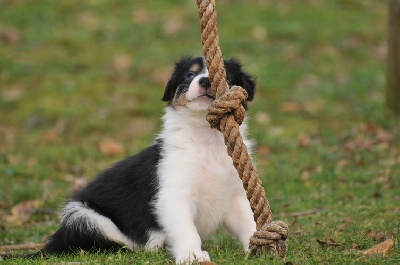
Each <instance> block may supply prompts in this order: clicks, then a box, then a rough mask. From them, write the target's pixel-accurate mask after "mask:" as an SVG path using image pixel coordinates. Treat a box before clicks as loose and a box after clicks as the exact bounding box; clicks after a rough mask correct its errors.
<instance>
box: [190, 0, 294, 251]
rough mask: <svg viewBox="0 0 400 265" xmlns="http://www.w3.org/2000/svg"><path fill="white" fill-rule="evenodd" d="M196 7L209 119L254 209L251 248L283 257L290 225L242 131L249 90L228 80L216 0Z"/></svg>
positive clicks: (201, 1) (205, 0)
mask: <svg viewBox="0 0 400 265" xmlns="http://www.w3.org/2000/svg"><path fill="white" fill-rule="evenodd" d="M197 7H198V9H199V19H200V30H201V41H202V45H203V54H204V57H205V60H206V65H207V68H208V71H209V78H210V83H211V91H212V93H213V95H214V96H215V101H214V103H213V105H212V106H211V107H210V109H209V113H208V115H207V121H208V122H209V123H210V126H211V127H212V128H216V129H218V130H219V131H221V132H222V134H223V135H224V140H225V145H226V146H227V151H228V154H229V156H231V157H232V160H233V164H234V166H235V168H236V170H237V171H238V174H239V177H240V179H241V180H242V183H243V187H244V189H245V190H246V195H247V199H248V200H249V202H250V206H251V209H252V211H253V215H254V220H255V222H256V225H257V231H256V232H255V233H254V235H253V236H252V237H251V238H250V251H251V253H253V254H255V255H260V254H261V253H263V252H265V251H266V252H267V253H269V254H272V255H279V256H281V257H283V256H285V255H286V252H287V246H286V239H287V237H288V234H289V228H288V226H287V225H286V224H285V223H284V222H282V221H273V219H272V213H271V209H270V206H269V203H268V200H267V198H266V197H265V191H264V188H263V186H262V183H261V180H260V179H259V177H258V174H257V170H256V168H255V166H254V164H253V162H252V160H251V157H250V155H249V152H248V150H247V147H246V145H245V144H244V143H243V138H242V136H241V134H240V131H239V126H240V124H241V123H242V122H243V120H244V116H245V109H244V107H243V104H242V103H243V102H245V101H246V99H247V92H246V91H245V90H244V89H243V88H242V87H239V86H233V87H231V88H229V86H228V84H227V82H226V72H225V66H224V60H223V58H222V53H221V49H220V47H219V37H218V29H217V12H216V9H215V0H197Z"/></svg>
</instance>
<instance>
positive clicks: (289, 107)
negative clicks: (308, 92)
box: [279, 101, 302, 113]
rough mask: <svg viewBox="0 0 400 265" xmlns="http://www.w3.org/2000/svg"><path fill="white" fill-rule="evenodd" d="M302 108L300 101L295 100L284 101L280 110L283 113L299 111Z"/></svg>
mask: <svg viewBox="0 0 400 265" xmlns="http://www.w3.org/2000/svg"><path fill="white" fill-rule="evenodd" d="M301 109H302V107H301V105H300V103H298V102H294V101H286V102H282V103H281V105H280V106H279V110H280V111H281V112H283V113H298V112H300V111H301Z"/></svg>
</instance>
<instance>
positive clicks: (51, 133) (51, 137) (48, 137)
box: [42, 129, 60, 143]
mask: <svg viewBox="0 0 400 265" xmlns="http://www.w3.org/2000/svg"><path fill="white" fill-rule="evenodd" d="M42 139H43V140H44V141H46V142H48V143H54V142H57V140H58V139H60V133H59V132H58V131H56V130H54V129H50V130H48V131H47V132H45V133H44V134H43V136H42Z"/></svg>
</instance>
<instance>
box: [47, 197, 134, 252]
mask: <svg viewBox="0 0 400 265" xmlns="http://www.w3.org/2000/svg"><path fill="white" fill-rule="evenodd" d="M122 246H126V247H127V248H128V249H130V250H133V249H134V248H135V247H136V243H135V242H133V241H132V240H130V239H129V238H128V237H127V236H126V235H124V234H123V233H122V232H121V231H120V230H119V229H118V227H117V226H116V225H115V224H114V223H113V222H112V221H111V220H110V219H109V218H107V217H105V216H103V215H101V214H99V213H97V212H96V211H94V210H93V209H91V208H89V207H88V206H87V205H86V204H85V203H83V202H78V201H71V202H69V203H68V204H67V205H66V206H65V208H64V213H63V216H62V219H61V227H60V228H59V230H58V231H57V232H56V233H55V234H54V235H52V236H51V237H50V238H49V242H48V243H47V244H46V246H45V247H44V249H43V250H42V252H43V253H44V254H59V253H67V252H72V251H74V250H77V249H82V250H85V251H92V250H96V249H102V250H108V249H118V248H120V247H122Z"/></svg>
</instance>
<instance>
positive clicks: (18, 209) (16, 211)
mask: <svg viewBox="0 0 400 265" xmlns="http://www.w3.org/2000/svg"><path fill="white" fill-rule="evenodd" d="M42 205H43V201H42V200H29V201H23V202H20V203H18V204H16V205H14V206H13V207H12V208H11V211H10V214H9V215H8V216H6V217H5V220H6V221H7V222H9V223H12V224H14V225H17V226H19V225H22V224H24V223H25V222H27V221H29V219H30V217H31V216H32V214H33V213H35V211H36V210H37V209H38V208H39V207H41V206H42Z"/></svg>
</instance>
